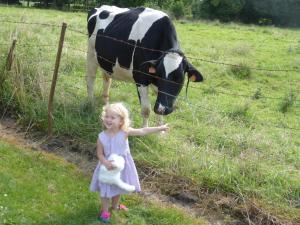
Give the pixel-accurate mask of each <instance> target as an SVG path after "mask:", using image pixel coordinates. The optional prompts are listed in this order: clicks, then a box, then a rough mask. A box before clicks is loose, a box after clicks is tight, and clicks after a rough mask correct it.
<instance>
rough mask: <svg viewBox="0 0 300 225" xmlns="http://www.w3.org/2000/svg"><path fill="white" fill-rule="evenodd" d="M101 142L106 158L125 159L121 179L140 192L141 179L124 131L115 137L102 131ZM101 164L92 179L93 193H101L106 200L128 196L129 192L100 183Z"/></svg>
mask: <svg viewBox="0 0 300 225" xmlns="http://www.w3.org/2000/svg"><path fill="white" fill-rule="evenodd" d="M99 141H100V142H101V143H102V145H103V147H104V156H105V158H108V157H109V155H110V154H112V153H114V154H118V155H121V156H123V157H124V159H125V168H124V170H122V172H121V173H122V174H121V179H122V180H123V181H124V182H126V183H128V184H130V185H134V186H135V191H136V192H140V191H141V186H140V182H139V177H138V174H137V171H136V167H135V164H134V161H133V159H132V156H131V154H130V149H129V144H128V138H127V135H126V133H125V132H124V131H119V132H118V133H116V134H115V135H114V136H112V137H111V136H109V135H108V134H107V133H105V131H102V132H101V133H100V134H99ZM99 167H100V163H98V165H97V167H96V169H95V170H94V174H93V177H92V181H91V184H90V190H91V191H93V192H98V191H99V192H100V196H101V197H104V198H111V197H114V196H116V195H120V194H126V193H128V192H127V191H125V190H123V189H121V188H119V187H117V186H114V185H108V184H104V183H101V182H99V181H98V173H99Z"/></svg>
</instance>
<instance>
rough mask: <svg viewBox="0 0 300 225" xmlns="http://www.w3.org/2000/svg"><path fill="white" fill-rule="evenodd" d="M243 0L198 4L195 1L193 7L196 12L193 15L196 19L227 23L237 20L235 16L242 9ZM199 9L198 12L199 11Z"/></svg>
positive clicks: (210, 0) (218, 0) (212, 1)
mask: <svg viewBox="0 0 300 225" xmlns="http://www.w3.org/2000/svg"><path fill="white" fill-rule="evenodd" d="M244 4H245V0H225V1H222V0H203V1H200V2H197V1H195V2H194V4H193V5H194V6H195V7H196V8H197V10H194V11H193V13H194V14H195V15H196V17H198V15H200V16H201V17H202V18H207V19H220V20H221V21H225V22H228V21H230V20H233V19H235V18H237V15H238V14H239V13H240V11H241V10H242V9H243V6H244ZM199 8H200V11H199Z"/></svg>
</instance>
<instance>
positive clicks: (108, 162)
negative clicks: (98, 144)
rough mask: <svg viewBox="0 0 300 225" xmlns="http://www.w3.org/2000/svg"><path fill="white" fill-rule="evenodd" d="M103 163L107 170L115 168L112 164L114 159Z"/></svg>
mask: <svg viewBox="0 0 300 225" xmlns="http://www.w3.org/2000/svg"><path fill="white" fill-rule="evenodd" d="M103 165H104V166H105V167H106V169H107V170H113V169H114V168H115V167H114V165H113V164H112V161H108V160H106V161H105V163H103Z"/></svg>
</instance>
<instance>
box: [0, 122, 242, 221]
mask: <svg viewBox="0 0 300 225" xmlns="http://www.w3.org/2000/svg"><path fill="white" fill-rule="evenodd" d="M29 130H30V127H27V128H24V127H21V126H19V125H17V124H16V122H15V121H14V120H12V119H9V118H5V119H2V120H0V139H2V140H5V141H6V142H8V143H10V144H12V145H16V146H18V147H21V148H29V149H33V150H35V151H47V152H51V153H54V154H55V155H57V156H59V157H62V158H64V159H65V160H67V161H68V162H71V163H74V164H76V165H77V166H78V167H79V168H80V169H81V170H82V172H83V173H84V174H86V175H87V176H91V173H92V171H93V169H94V168H95V165H96V163H97V160H96V158H95V157H94V156H93V155H90V154H86V152H84V151H78V148H79V147H78V146H77V145H76V144H74V140H71V139H68V140H65V139H58V138H54V139H52V140H47V138H46V137H45V136H43V134H41V133H37V132H29ZM81 148H82V147H81ZM85 148H93V146H86V147H85ZM145 183H146V184H147V182H145ZM145 183H144V182H143V179H142V186H143V190H144V191H143V193H141V195H143V197H145V198H147V200H149V201H152V202H154V203H156V204H158V205H163V206H172V207H177V208H180V209H181V210H183V211H185V212H187V213H188V214H189V215H191V216H193V217H196V218H201V219H202V220H204V221H207V224H209V225H245V223H243V222H241V221H239V220H235V219H232V218H231V217H230V216H229V215H225V214H224V213H223V212H222V211H221V210H220V209H217V208H214V207H211V203H212V202H211V201H213V199H210V198H208V199H207V200H206V201H203V200H202V201H201V204H199V202H196V201H194V200H193V197H190V196H185V195H180V196H177V197H169V196H165V195H162V194H160V191H159V190H156V189H154V190H150V189H147V188H146V187H145V186H147V185H146V184H145ZM143 184H144V185H143ZM223 200H226V199H223ZM219 201H220V199H219ZM214 205H215V204H214Z"/></svg>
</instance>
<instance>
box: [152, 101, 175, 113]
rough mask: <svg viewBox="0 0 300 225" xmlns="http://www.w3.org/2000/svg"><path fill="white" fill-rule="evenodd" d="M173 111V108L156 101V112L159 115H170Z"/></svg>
mask: <svg viewBox="0 0 300 225" xmlns="http://www.w3.org/2000/svg"><path fill="white" fill-rule="evenodd" d="M172 111H173V109H172V108H169V107H166V106H164V105H162V104H161V103H156V104H155V107H154V112H155V113H156V114H159V115H168V114H170V113H171V112H172Z"/></svg>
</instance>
